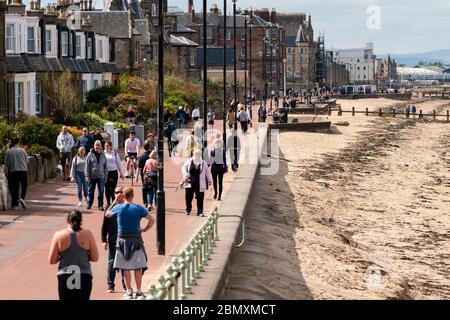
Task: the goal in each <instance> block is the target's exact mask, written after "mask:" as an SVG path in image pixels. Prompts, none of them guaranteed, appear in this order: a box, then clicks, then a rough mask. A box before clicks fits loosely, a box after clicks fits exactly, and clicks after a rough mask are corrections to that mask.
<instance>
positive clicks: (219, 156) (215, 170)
mask: <svg viewBox="0 0 450 320" xmlns="http://www.w3.org/2000/svg"><path fill="white" fill-rule="evenodd" d="M210 157H211V162H212V163H211V175H212V179H213V187H214V199H217V200H219V201H220V200H221V198H222V191H223V176H224V174H225V173H227V172H228V166H227V159H226V151H225V149H224V148H223V143H222V139H216V140H214V142H213V149H212V150H211V152H210ZM217 184H218V185H219V190H218V191H219V192H218V193H217Z"/></svg>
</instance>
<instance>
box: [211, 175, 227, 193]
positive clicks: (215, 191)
mask: <svg viewBox="0 0 450 320" xmlns="http://www.w3.org/2000/svg"><path fill="white" fill-rule="evenodd" d="M211 174H212V178H213V187H214V194H217V178H219V179H218V180H219V198H220V197H221V196H222V190H223V175H224V172H214V171H211Z"/></svg>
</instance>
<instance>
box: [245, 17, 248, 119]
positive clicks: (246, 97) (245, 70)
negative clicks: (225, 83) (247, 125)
mask: <svg viewBox="0 0 450 320" xmlns="http://www.w3.org/2000/svg"><path fill="white" fill-rule="evenodd" d="M247 15H248V11H247V10H245V11H244V18H245V20H244V51H245V55H244V71H245V73H244V96H245V98H244V105H245V111H247Z"/></svg>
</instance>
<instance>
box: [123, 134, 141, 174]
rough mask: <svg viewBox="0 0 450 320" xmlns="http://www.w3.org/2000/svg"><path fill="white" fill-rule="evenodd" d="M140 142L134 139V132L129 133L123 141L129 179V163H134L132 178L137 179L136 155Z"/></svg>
mask: <svg viewBox="0 0 450 320" xmlns="http://www.w3.org/2000/svg"><path fill="white" fill-rule="evenodd" d="M140 145H141V142H140V141H139V139H138V138H136V132H134V131H130V137H129V138H128V139H127V140H126V141H125V157H126V159H127V176H126V177H127V178H129V177H130V164H131V161H133V162H134V170H135V172H134V177H135V178H137V170H138V163H137V158H138V153H139V146H140Z"/></svg>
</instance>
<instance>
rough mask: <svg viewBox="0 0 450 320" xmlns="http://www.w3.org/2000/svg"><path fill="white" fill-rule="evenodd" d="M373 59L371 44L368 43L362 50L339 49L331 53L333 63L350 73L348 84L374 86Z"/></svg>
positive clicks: (374, 57)
mask: <svg viewBox="0 0 450 320" xmlns="http://www.w3.org/2000/svg"><path fill="white" fill-rule="evenodd" d="M375 59H376V56H375V55H374V54H373V43H372V42H368V43H366V45H365V46H364V47H363V48H354V49H341V50H335V51H334V52H333V60H334V62H336V63H338V64H341V65H344V66H345V68H346V69H347V70H348V71H349V73H350V83H354V84H374V83H375V82H376V79H375Z"/></svg>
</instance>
